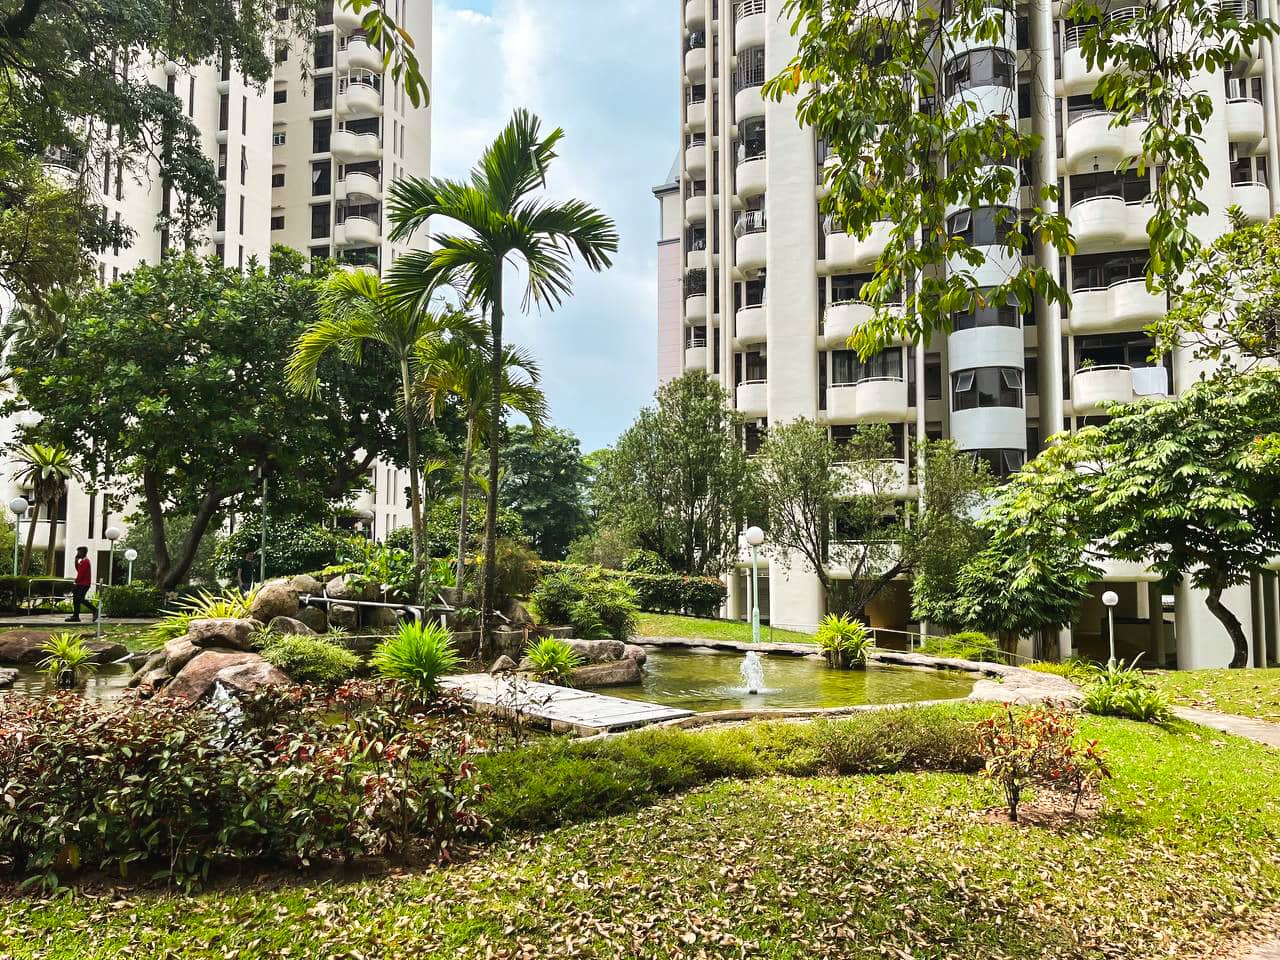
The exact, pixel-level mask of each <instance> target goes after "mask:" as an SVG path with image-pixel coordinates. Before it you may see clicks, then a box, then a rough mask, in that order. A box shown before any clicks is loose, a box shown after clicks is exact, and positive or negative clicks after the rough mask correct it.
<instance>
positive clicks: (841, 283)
mask: <svg viewBox="0 0 1280 960" xmlns="http://www.w3.org/2000/svg"><path fill="white" fill-rule="evenodd" d="M873 279H875V274H873V273H839V274H836V275H835V276H833V277H832V278H831V302H832V303H858V302H860V301H861V300H862V288H863V287H864V286H865V285H866V284H868V283H870V282H871V281H872V280H873Z"/></svg>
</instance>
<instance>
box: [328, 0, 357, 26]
mask: <svg viewBox="0 0 1280 960" xmlns="http://www.w3.org/2000/svg"><path fill="white" fill-rule="evenodd" d="M363 23H364V14H363V13H356V12H355V11H353V10H350V9H348V8H347V7H346V6H345V5H344V4H343V3H341V2H338V3H335V4H334V5H333V25H334V26H335V27H337V28H338V29H339V30H341V31H342V32H343V33H355V32H356V31H357V30H359V29H360V27H361V25H362V24H363Z"/></svg>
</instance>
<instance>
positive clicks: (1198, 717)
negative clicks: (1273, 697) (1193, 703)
mask: <svg viewBox="0 0 1280 960" xmlns="http://www.w3.org/2000/svg"><path fill="white" fill-rule="evenodd" d="M1173 713H1174V716H1176V717H1178V719H1180V720H1186V721H1187V722H1188V723H1194V724H1198V725H1199V726H1202V727H1208V728H1209V729H1210V730H1220V731H1221V732H1223V733H1230V734H1232V735H1233V736H1237V737H1241V738H1243V739H1245V740H1252V741H1254V742H1255V743H1262V744H1265V745H1266V746H1268V747H1275V748H1277V749H1280V723H1269V722H1267V721H1266V720H1254V719H1252V718H1250V717H1237V716H1234V715H1233V714H1229V713H1214V712H1213V711H1211V710H1196V709H1193V708H1191V707H1174V708H1173ZM1276 958H1277V960H1280V953H1278V954H1276Z"/></svg>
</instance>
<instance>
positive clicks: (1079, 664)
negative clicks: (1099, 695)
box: [1023, 657, 1098, 685]
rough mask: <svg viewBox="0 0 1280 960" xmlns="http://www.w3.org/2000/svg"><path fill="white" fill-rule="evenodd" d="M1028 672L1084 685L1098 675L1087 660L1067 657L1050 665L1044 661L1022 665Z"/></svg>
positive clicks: (1093, 666) (1094, 667)
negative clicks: (1045, 674) (1033, 671)
mask: <svg viewBox="0 0 1280 960" xmlns="http://www.w3.org/2000/svg"><path fill="white" fill-rule="evenodd" d="M1023 666H1024V667H1026V669H1028V670H1035V671H1036V672H1037V673H1051V674H1053V675H1054V676H1056V677H1063V678H1065V679H1067V680H1070V681H1071V682H1072V683H1078V684H1081V685H1083V684H1086V683H1088V682H1090V681H1091V680H1093V679H1095V678H1096V677H1097V675H1098V668H1097V667H1096V666H1095V665H1094V664H1092V663H1090V662H1089V661H1088V660H1083V659H1081V658H1079V657H1069V658H1067V659H1066V660H1063V661H1062V662H1061V663H1050V662H1048V661H1044V660H1037V661H1036V662H1035V663H1027V664H1023Z"/></svg>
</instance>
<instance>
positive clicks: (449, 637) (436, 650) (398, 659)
mask: <svg viewBox="0 0 1280 960" xmlns="http://www.w3.org/2000/svg"><path fill="white" fill-rule="evenodd" d="M461 663H462V658H461V657H460V656H459V655H458V651H457V648H456V647H455V646H454V645H453V634H451V633H450V632H449V631H448V630H447V629H446V628H445V627H442V626H440V625H439V624H438V623H423V622H419V621H417V620H410V621H407V622H405V623H402V624H400V630H399V632H397V633H396V634H394V635H393V636H390V637H388V638H387V639H386V640H384V641H382V643H380V644H379V645H378V648H377V649H376V650H374V652H373V665H374V667H375V668H377V670H378V672H379V673H381V674H382V675H383V676H384V677H389V678H391V679H393V680H399V681H400V682H401V683H404V684H407V685H408V686H411V687H414V688H415V689H417V690H418V691H420V692H422V693H424V694H426V695H427V696H434V695H435V694H436V693H438V692H439V690H440V681H441V679H442V678H444V677H445V676H446V675H447V674H449V673H452V672H453V671H454V670H456V669H457V668H458V666H459V664H461Z"/></svg>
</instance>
